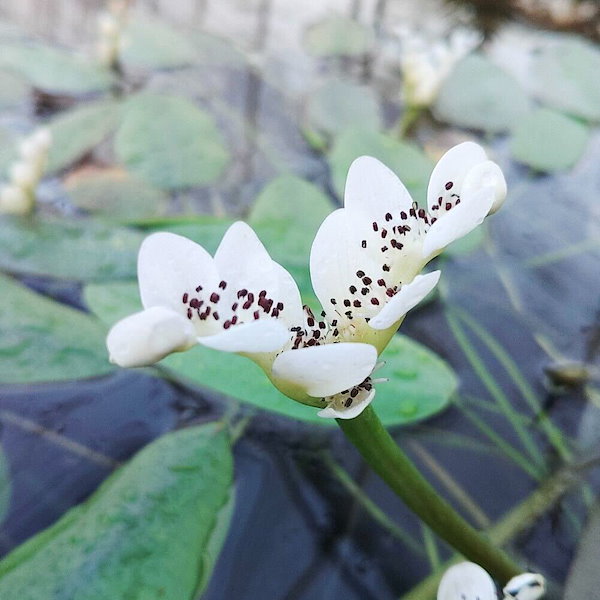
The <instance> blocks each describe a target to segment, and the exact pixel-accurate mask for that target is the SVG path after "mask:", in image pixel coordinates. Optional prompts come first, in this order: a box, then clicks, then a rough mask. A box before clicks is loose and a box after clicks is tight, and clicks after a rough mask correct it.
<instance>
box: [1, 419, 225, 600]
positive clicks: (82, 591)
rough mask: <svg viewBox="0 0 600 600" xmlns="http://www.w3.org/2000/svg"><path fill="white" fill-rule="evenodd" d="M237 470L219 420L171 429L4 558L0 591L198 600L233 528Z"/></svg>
mask: <svg viewBox="0 0 600 600" xmlns="http://www.w3.org/2000/svg"><path fill="white" fill-rule="evenodd" d="M232 476H233V461H232V456H231V448H230V442H229V439H228V436H227V434H226V432H225V431H224V428H223V426H222V425H219V424H209V425H204V426H202V427H194V428H190V429H182V430H180V431H176V432H174V433H168V434H166V435H164V436H163V437H161V438H159V439H158V440H156V441H155V442H153V443H152V444H150V445H149V446H146V448H144V449H143V450H142V451H141V452H139V453H138V454H137V455H136V456H135V457H134V458H133V459H132V460H131V461H130V462H129V463H128V464H127V465H125V466H124V467H122V468H121V469H119V470H118V471H117V472H116V473H114V474H113V475H111V476H110V477H109V478H108V479H107V480H106V481H105V482H104V483H103V484H102V485H101V486H100V488H99V489H98V491H97V492H96V493H95V494H94V495H93V496H92V497H91V498H89V499H88V500H87V501H86V502H85V503H83V504H82V505H80V506H77V507H75V508H72V509H71V510H69V511H68V512H67V513H66V514H65V515H64V516H63V517H62V518H61V519H60V520H59V521H58V522H56V523H55V524H54V525H53V526H51V527H50V528H48V529H46V530H45V531H42V532H41V533H39V534H38V535H36V536H34V537H33V538H31V539H30V540H28V541H27V542H25V543H24V544H23V545H21V546H20V547H18V548H17V549H16V550H14V551H13V552H12V553H11V554H9V555H8V556H7V557H6V558H5V559H4V560H3V561H2V562H0V596H1V597H2V598H19V600H39V599H40V598H48V597H52V598H54V599H55V600H87V599H90V598H114V599H115V600H117V599H119V600H124V599H125V598H132V599H133V598H136V599H139V600H141V599H145V598H147V599H150V598H161V599H163V600H194V599H195V598H197V597H198V595H199V594H200V593H201V592H202V590H203V589H204V587H205V585H206V582H207V581H208V577H209V575H210V570H211V568H212V564H213V563H214V561H215V558H216V555H217V554H218V552H219V550H220V544H219V543H218V542H219V541H222V540H223V538H224V534H225V532H226V530H227V528H228V525H229V518H228V517H229V515H230V514H231V508H232ZM215 542H217V543H215Z"/></svg>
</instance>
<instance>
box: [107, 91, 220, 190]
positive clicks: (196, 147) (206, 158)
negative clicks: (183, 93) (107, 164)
mask: <svg viewBox="0 0 600 600" xmlns="http://www.w3.org/2000/svg"><path fill="white" fill-rule="evenodd" d="M115 148H116V152H117V155H118V157H119V159H120V160H121V161H122V162H123V163H124V164H125V166H126V167H127V168H128V169H129V170H131V171H132V172H133V173H135V174H136V175H138V176H140V177H141V178H142V179H145V180H146V181H148V182H150V183H152V184H153V185H155V186H157V187H159V188H163V189H178V188H186V187H191V186H197V185H205V184H207V183H210V182H212V181H214V180H215V179H217V178H218V177H219V176H220V175H221V174H222V172H223V170H224V169H225V166H226V165H227V163H228V162H229V152H228V151H227V149H226V148H225V145H224V143H223V138H222V136H221V134H220V132H219V130H218V129H217V126H216V124H215V122H214V121H213V119H212V117H211V116H210V115H209V114H208V113H206V112H205V111H203V110H201V109H199V108H198V107H196V106H195V105H194V104H192V103H191V102H190V101H188V100H185V99H184V98H179V97H176V96H166V95H159V94H150V93H145V94H140V95H137V96H134V97H133V98H131V99H130V100H128V101H127V103H126V105H125V113H124V117H123V121H122V123H121V126H120V128H119V130H118V132H117V137H116V146H115Z"/></svg>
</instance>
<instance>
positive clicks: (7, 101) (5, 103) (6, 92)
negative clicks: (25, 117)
mask: <svg viewBox="0 0 600 600" xmlns="http://www.w3.org/2000/svg"><path fill="white" fill-rule="evenodd" d="M28 94H29V85H28V84H27V82H26V81H25V80H24V79H23V77H22V76H21V75H19V74H18V73H15V72H14V71H8V70H4V69H3V70H0V108H12V107H13V106H17V105H19V104H21V103H22V102H24V101H25V100H26V98H27V96H28Z"/></svg>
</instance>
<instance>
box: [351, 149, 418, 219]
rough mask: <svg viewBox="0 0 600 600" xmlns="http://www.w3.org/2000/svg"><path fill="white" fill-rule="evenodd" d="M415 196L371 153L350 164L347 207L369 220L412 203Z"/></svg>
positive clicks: (394, 212) (395, 213)
mask: <svg viewBox="0 0 600 600" xmlns="http://www.w3.org/2000/svg"><path fill="white" fill-rule="evenodd" d="M411 204H412V198H411V197H410V194H409V193H408V191H407V189H406V188H405V187H404V184H403V183H402V182H401V181H400V179H398V176H397V175H396V174H395V173H394V172H393V171H391V170H390V169H388V168H387V167H386V166H385V165H384V164H383V163H382V162H380V161H379V160H377V159H376V158H373V157H372V156H360V157H359V158H357V159H356V160H355V161H354V162H353V163H352V164H351V165H350V169H349V170H348V177H347V178H346V189H345V192H344V207H345V208H346V209H347V210H348V211H350V212H351V213H352V216H353V218H354V215H360V216H361V217H364V218H365V219H370V220H368V221H367V225H369V224H370V223H371V221H375V220H378V221H379V220H382V219H383V218H384V216H385V214H386V213H388V212H389V213H391V214H392V215H394V216H397V215H398V212H399V211H401V210H408V209H409V208H410V207H411Z"/></svg>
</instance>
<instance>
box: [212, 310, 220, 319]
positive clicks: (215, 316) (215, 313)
mask: <svg viewBox="0 0 600 600" xmlns="http://www.w3.org/2000/svg"><path fill="white" fill-rule="evenodd" d="M213 319H214V320H215V321H218V320H219V313H218V312H217V311H216V310H215V312H214V313H213Z"/></svg>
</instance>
